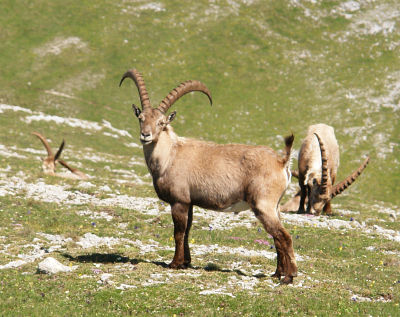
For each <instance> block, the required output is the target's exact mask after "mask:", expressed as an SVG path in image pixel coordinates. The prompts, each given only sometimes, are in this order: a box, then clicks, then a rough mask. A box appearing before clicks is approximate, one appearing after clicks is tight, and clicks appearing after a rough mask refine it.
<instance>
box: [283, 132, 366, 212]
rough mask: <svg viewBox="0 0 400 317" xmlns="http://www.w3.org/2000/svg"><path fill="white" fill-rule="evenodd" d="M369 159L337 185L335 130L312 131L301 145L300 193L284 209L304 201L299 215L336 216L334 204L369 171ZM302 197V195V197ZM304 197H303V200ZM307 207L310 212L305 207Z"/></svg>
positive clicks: (337, 160)
mask: <svg viewBox="0 0 400 317" xmlns="http://www.w3.org/2000/svg"><path fill="white" fill-rule="evenodd" d="M368 162H369V157H367V158H366V159H365V160H364V162H363V163H362V164H361V165H360V167H359V168H358V169H356V170H355V171H354V172H353V173H352V174H350V175H349V176H348V177H346V178H345V179H344V180H343V181H342V182H340V183H338V184H336V185H334V184H335V179H336V175H337V170H338V168H339V146H338V143H337V141H336V137H335V132H334V130H333V128H332V127H331V126H328V125H326V124H316V125H312V126H310V127H309V128H308V131H307V136H306V138H305V139H304V141H303V144H302V145H301V148H300V152H299V158H298V164H299V170H298V179H299V185H300V193H297V194H296V196H295V197H293V198H292V201H289V202H288V203H287V204H285V205H284V206H283V208H281V210H282V211H286V209H288V207H289V206H290V204H292V206H291V207H292V208H293V206H294V205H295V204H296V203H298V200H300V202H299V203H298V204H299V207H298V213H305V212H307V213H312V214H316V215H319V214H320V213H321V211H322V210H323V211H324V212H325V213H326V214H330V213H331V212H332V209H331V204H330V202H331V200H332V199H333V198H334V197H335V196H337V195H339V194H340V193H342V192H343V191H344V190H345V189H346V188H347V187H349V186H350V185H351V184H352V183H353V182H354V181H355V180H356V178H357V177H358V176H359V175H360V174H361V173H362V171H363V170H364V169H365V168H366V167H367V164H368ZM299 194H300V195H299ZM299 196H300V197H299ZM305 203H307V209H306V210H305V209H304V205H305Z"/></svg>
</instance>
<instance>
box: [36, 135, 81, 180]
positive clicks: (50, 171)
mask: <svg viewBox="0 0 400 317" xmlns="http://www.w3.org/2000/svg"><path fill="white" fill-rule="evenodd" d="M32 134H33V135H36V136H37V137H38V138H39V140H40V141H42V143H43V145H44V147H45V148H46V151H47V157H46V158H44V159H43V163H42V169H43V172H44V173H45V174H47V175H51V176H59V177H64V178H72V179H87V178H88V177H87V175H86V174H85V173H83V172H81V171H80V170H78V169H76V168H73V167H71V166H69V164H67V162H65V161H64V160H62V159H60V156H61V152H62V150H63V149H64V145H65V142H64V140H63V141H62V143H61V145H60V147H59V148H58V150H57V152H56V154H55V155H54V154H53V151H52V150H51V147H50V145H49V143H48V142H47V140H46V138H45V137H44V136H43V135H41V134H40V133H38V132H32ZM57 162H58V163H60V164H61V165H62V166H64V167H65V168H67V169H68V170H69V171H71V173H56V164H57Z"/></svg>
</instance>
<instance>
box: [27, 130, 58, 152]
mask: <svg viewBox="0 0 400 317" xmlns="http://www.w3.org/2000/svg"><path fill="white" fill-rule="evenodd" d="M32 134H33V135H36V136H37V137H38V138H39V140H40V141H42V143H43V145H44V147H45V148H46V151H47V155H48V156H53V151H52V150H51V148H50V145H49V143H48V142H47V140H46V139H45V137H44V136H43V135H41V134H40V133H39V132H32Z"/></svg>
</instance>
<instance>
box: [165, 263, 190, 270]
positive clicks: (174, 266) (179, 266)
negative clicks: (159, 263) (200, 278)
mask: <svg viewBox="0 0 400 317" xmlns="http://www.w3.org/2000/svg"><path fill="white" fill-rule="evenodd" d="M188 266H189V264H185V263H181V264H178V263H174V262H171V263H170V264H169V265H168V267H169V268H170V269H175V270H181V269H187V268H188Z"/></svg>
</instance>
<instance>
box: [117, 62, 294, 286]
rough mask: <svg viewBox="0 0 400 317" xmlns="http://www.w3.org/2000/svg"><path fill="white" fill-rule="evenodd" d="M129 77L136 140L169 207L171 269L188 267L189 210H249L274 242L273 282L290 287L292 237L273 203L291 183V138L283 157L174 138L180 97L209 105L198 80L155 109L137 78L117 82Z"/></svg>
mask: <svg viewBox="0 0 400 317" xmlns="http://www.w3.org/2000/svg"><path fill="white" fill-rule="evenodd" d="M126 78H131V79H132V80H133V81H134V82H135V84H136V87H137V89H138V92H139V97H140V101H141V105H142V109H141V110H140V109H139V108H138V107H136V106H135V105H133V109H134V112H135V114H136V116H137V117H138V119H139V124H140V141H141V143H142V144H143V152H144V157H145V160H146V164H147V167H148V169H149V171H150V174H151V175H152V178H153V184H154V188H155V191H156V192H157V195H158V197H159V198H160V199H162V200H163V201H165V202H167V203H169V204H170V205H171V213H172V219H173V222H174V238H175V255H174V258H173V260H172V262H171V263H170V264H169V267H170V268H186V267H188V266H189V265H190V263H191V256H190V250H189V231H190V228H191V225H192V218H193V206H194V205H196V206H199V207H202V208H206V209H212V210H217V211H235V212H239V211H241V210H246V209H249V208H251V209H252V210H253V212H254V214H255V216H256V217H257V218H258V219H259V220H260V222H261V223H262V224H263V226H264V228H265V230H266V231H267V232H268V233H269V234H271V235H272V236H273V238H274V242H275V246H276V251H277V268H276V272H275V273H274V275H273V276H274V277H277V278H278V279H280V278H281V276H284V278H283V279H282V280H281V282H282V283H291V282H292V281H293V277H294V276H297V265H296V260H295V255H294V251H293V245H292V238H291V236H290V234H289V233H288V232H287V231H286V230H285V228H284V227H283V226H282V224H281V222H280V218H279V211H278V209H277V208H278V204H279V201H280V199H281V197H282V195H283V194H284V192H285V190H286V187H287V185H288V184H289V182H290V177H291V174H290V167H289V165H290V152H291V147H292V144H293V139H294V137H293V135H291V136H289V137H287V138H285V143H286V148H285V151H286V152H285V156H284V157H280V156H279V155H278V154H277V153H275V152H274V151H273V150H272V149H270V148H268V147H265V146H250V145H241V144H226V145H221V144H215V143H212V142H205V141H200V140H195V139H188V138H181V137H179V136H177V135H176V134H175V133H174V131H173V129H172V127H171V126H170V123H171V121H172V120H173V119H174V118H175V115H176V112H175V111H174V112H172V113H171V114H169V115H167V114H166V113H167V111H168V109H169V108H170V107H171V106H172V105H173V104H174V103H175V102H176V101H177V100H178V99H179V98H180V97H182V96H183V95H185V94H187V93H189V92H192V91H199V92H202V93H204V94H206V95H207V96H208V98H209V100H210V103H212V99H211V94H210V91H209V90H208V88H207V87H206V86H205V85H204V84H203V83H201V82H199V81H186V82H184V83H182V84H180V85H179V86H178V87H176V88H175V89H173V90H172V91H171V92H170V93H169V94H168V95H167V96H166V97H165V98H164V99H163V100H162V101H161V103H160V105H159V106H158V107H157V108H153V107H152V106H151V105H150V101H149V96H148V93H147V90H146V86H145V83H144V81H143V78H142V76H141V75H140V73H139V72H138V71H136V70H135V69H132V70H129V71H127V72H126V73H125V74H124V75H123V77H122V79H121V82H120V85H121V84H122V82H123V81H124V79H126Z"/></svg>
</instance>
